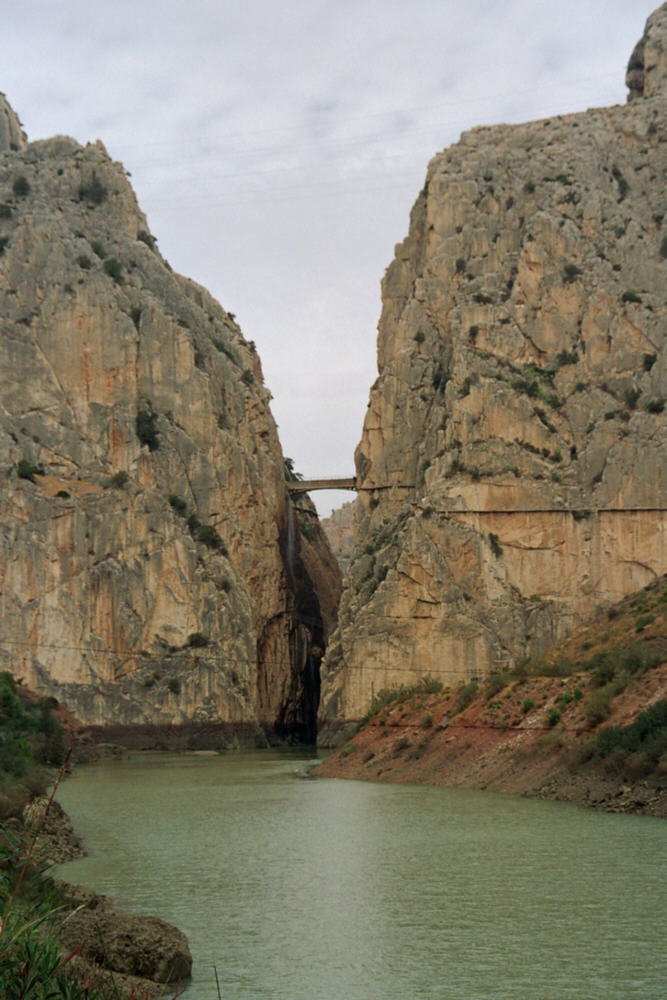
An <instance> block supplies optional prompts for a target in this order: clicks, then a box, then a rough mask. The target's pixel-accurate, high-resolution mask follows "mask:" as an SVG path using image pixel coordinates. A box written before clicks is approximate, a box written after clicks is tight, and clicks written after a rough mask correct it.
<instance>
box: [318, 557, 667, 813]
mask: <svg viewBox="0 0 667 1000" xmlns="http://www.w3.org/2000/svg"><path fill="white" fill-rule="evenodd" d="M318 773H320V774H322V775H327V776H332V777H347V778H364V779H370V780H375V781H398V782H416V783H419V784H437V785H452V786H461V787H475V788H489V789H493V790H496V791H501V792H513V793H519V794H525V795H532V796H538V797H545V798H557V799H562V800H567V801H572V802H578V803H581V804H584V805H589V806H594V807H597V808H603V809H608V810H612V811H628V812H645V813H649V814H651V815H660V816H667V577H664V576H663V577H661V578H660V579H659V580H657V581H656V582H655V583H653V584H651V585H649V586H648V587H646V588H644V589H643V590H641V591H639V592H638V593H637V594H634V595H631V596H629V597H627V598H626V599H625V600H623V601H621V602H619V603H617V604H615V605H613V606H612V607H610V608H609V609H608V610H607V611H606V612H604V613H601V614H599V615H598V616H596V617H594V618H593V619H591V620H590V621H589V622H587V623H586V624H585V625H583V626H581V627H580V628H578V629H577V630H576V631H575V632H574V633H573V634H572V635H571V636H570V637H569V638H568V639H566V640H564V641H562V642H561V643H559V644H557V645H556V646H555V647H554V648H553V649H552V650H551V651H550V652H549V654H548V655H546V656H544V657H541V658H535V659H532V660H529V661H524V662H523V663H521V664H519V665H517V667H516V669H515V670H513V671H511V672H509V673H501V672H497V673H493V674H491V675H490V676H489V677H488V678H486V679H485V680H484V681H482V682H479V683H477V682H463V683H460V684H458V685H454V686H450V687H443V685H442V684H441V683H440V682H439V681H438V680H437V679H434V678H430V677H425V678H423V679H422V680H421V681H418V682H416V683H414V684H410V685H403V686H397V687H390V688H386V689H384V690H382V691H380V692H379V693H378V694H377V695H376V696H375V698H374V699H373V701H372V703H371V706H370V709H369V711H368V713H367V716H366V718H365V719H364V721H363V723H362V725H361V728H360V729H359V731H358V732H357V733H356V734H355V736H354V737H353V738H352V739H351V740H350V741H348V742H347V743H346V744H344V745H343V746H342V747H341V748H340V749H339V750H337V751H336V752H334V753H333V754H332V755H331V756H330V757H328V758H327V759H326V760H325V761H324V763H323V764H321V765H320V766H319V768H318Z"/></svg>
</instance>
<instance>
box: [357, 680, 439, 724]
mask: <svg viewBox="0 0 667 1000" xmlns="http://www.w3.org/2000/svg"><path fill="white" fill-rule="evenodd" d="M441 693H442V684H441V683H440V681H436V680H434V679H433V678H432V677H429V676H428V675H426V676H424V677H422V679H421V680H420V681H417V682H416V683H415V684H398V685H396V686H395V687H389V688H382V690H381V691H378V693H377V694H375V695H373V698H372V700H371V704H370V708H369V709H368V711H367V712H366V715H365V716H364V718H363V719H362V721H361V725H362V726H363V725H364V724H365V723H366V722H368V721H369V719H372V718H373V717H374V716H375V715H377V714H378V713H379V712H381V711H382V709H383V708H386V707H387V705H393V704H395V703H397V702H401V701H405V699H406V698H411V697H412V696H413V695H419V694H441Z"/></svg>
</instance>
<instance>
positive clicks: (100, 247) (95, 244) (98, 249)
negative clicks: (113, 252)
mask: <svg viewBox="0 0 667 1000" xmlns="http://www.w3.org/2000/svg"><path fill="white" fill-rule="evenodd" d="M90 248H91V250H92V251H93V253H95V254H97V256H98V257H99V258H100V260H104V258H105V257H106V255H107V252H106V250H105V249H104V244H103V243H100V241H99V240H91V241H90Z"/></svg>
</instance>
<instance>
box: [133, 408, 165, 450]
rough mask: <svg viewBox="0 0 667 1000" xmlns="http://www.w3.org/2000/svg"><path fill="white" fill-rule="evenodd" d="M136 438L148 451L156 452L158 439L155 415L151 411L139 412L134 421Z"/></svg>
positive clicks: (158, 445)
mask: <svg viewBox="0 0 667 1000" xmlns="http://www.w3.org/2000/svg"><path fill="white" fill-rule="evenodd" d="M136 430H137V437H138V438H139V440H140V441H141V443H142V444H145V445H148V448H149V450H150V451H157V449H158V448H159V447H160V439H159V437H158V430H157V414H155V413H153V411H152V410H139V412H138V413H137V420H136Z"/></svg>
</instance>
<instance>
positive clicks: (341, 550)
mask: <svg viewBox="0 0 667 1000" xmlns="http://www.w3.org/2000/svg"><path fill="white" fill-rule="evenodd" d="M356 511H357V503H356V500H350V502H349V503H344V504H343V505H342V506H341V507H338V508H337V509H336V510H334V511H332V512H331V514H330V515H329V517H325V518H323V519H322V529H323V530H324V533H325V535H326V536H327V538H328V539H329V545H330V546H331V551H332V552H333V554H334V555H335V557H336V559H337V560H338V565H339V566H340V568H341V570H342V571H343V572H345V571H346V570H347V568H348V567H349V565H350V562H351V560H352V553H353V551H354V535H355V530H356V520H357V518H356Z"/></svg>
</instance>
